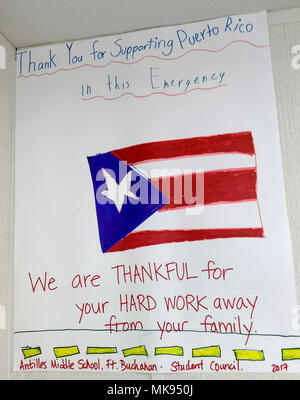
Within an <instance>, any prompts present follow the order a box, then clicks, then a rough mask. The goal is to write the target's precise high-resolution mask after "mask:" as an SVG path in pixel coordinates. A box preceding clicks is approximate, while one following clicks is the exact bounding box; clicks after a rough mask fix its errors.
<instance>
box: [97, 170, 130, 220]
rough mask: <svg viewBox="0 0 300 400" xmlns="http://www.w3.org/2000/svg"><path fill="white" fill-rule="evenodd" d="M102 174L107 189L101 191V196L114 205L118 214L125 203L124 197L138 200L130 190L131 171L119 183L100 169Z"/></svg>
mask: <svg viewBox="0 0 300 400" xmlns="http://www.w3.org/2000/svg"><path fill="white" fill-rule="evenodd" d="M102 172H103V176H104V179H105V183H106V186H107V189H106V190H103V192H101V194H102V195H103V196H106V197H108V198H109V199H110V200H112V201H113V202H114V203H115V206H116V208H117V210H118V212H119V213H120V212H121V210H122V207H123V204H124V202H125V196H127V197H131V198H132V199H136V200H138V197H137V196H136V195H135V194H134V193H133V192H131V190H130V187H131V172H132V171H129V172H128V174H127V175H125V176H124V178H123V179H122V181H121V182H120V183H117V182H116V180H115V179H114V178H113V177H112V176H111V175H110V174H109V173H108V172H107V171H106V170H105V169H104V168H102Z"/></svg>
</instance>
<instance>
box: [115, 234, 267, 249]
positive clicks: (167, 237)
mask: <svg viewBox="0 0 300 400" xmlns="http://www.w3.org/2000/svg"><path fill="white" fill-rule="evenodd" d="M246 237H248V238H249V237H254V238H255V237H256V238H262V237H264V232H263V228H227V229H192V230H155V231H137V232H132V233H130V234H129V235H128V236H126V237H125V238H124V239H122V240H121V241H120V242H118V243H116V244H115V245H114V246H112V247H111V248H110V249H109V250H108V252H109V253H112V252H116V251H124V250H131V249H136V248H138V247H144V246H152V245H157V244H165V243H175V242H193V241H197V240H208V239H229V238H246Z"/></svg>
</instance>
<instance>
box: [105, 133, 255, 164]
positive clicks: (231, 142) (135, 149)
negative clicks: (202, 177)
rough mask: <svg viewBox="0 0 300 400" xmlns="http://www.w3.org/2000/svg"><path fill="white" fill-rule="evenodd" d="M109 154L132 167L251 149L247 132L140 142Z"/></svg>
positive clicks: (253, 153)
mask: <svg viewBox="0 0 300 400" xmlns="http://www.w3.org/2000/svg"><path fill="white" fill-rule="evenodd" d="M111 153H112V154H113V155H114V156H115V157H117V158H119V159H120V160H122V161H125V162H127V163H128V164H133V165H136V164H142V163H147V162H151V161H158V160H168V159H171V158H181V157H193V156H200V155H201V156H202V155H206V154H230V153H242V154H247V155H249V156H253V155H255V149H254V143H253V138H252V134H251V132H249V131H248V132H236V133H225V134H221V135H212V136H200V137H195V138H188V139H175V140H162V141H158V142H149V143H141V144H137V145H134V146H130V147H124V148H122V149H118V150H113V151H112V152H111Z"/></svg>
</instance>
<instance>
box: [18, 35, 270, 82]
mask: <svg viewBox="0 0 300 400" xmlns="http://www.w3.org/2000/svg"><path fill="white" fill-rule="evenodd" d="M234 43H244V44H248V45H249V46H252V47H256V48H258V49H263V48H266V47H270V46H269V45H268V44H265V45H258V44H255V43H252V42H249V41H248V40H233V41H232V42H229V43H227V45H226V46H224V47H222V48H221V49H218V50H211V49H192V50H188V51H186V52H185V53H183V54H181V55H180V56H177V57H173V58H163V57H158V56H151V55H149V56H144V57H141V58H140V59H138V60H136V61H132V62H130V61H128V62H125V61H114V60H112V61H110V62H108V63H107V64H104V65H93V64H82V65H78V66H77V67H72V68H59V69H57V70H56V71H53V72H42V73H41V74H30V75H23V74H20V75H19V76H18V78H31V77H33V76H34V77H36V78H38V77H40V76H51V75H54V74H56V73H57V72H60V71H65V72H67V71H74V70H76V69H80V68H83V67H91V68H106V67H108V66H109V65H111V64H123V65H133V64H137V63H139V62H140V61H142V60H144V59H146V58H155V59H157V60H163V61H176V60H178V59H180V58H182V57H184V56H186V55H187V54H190V53H195V52H199V51H202V52H207V53H219V52H221V51H223V50H225V49H226V48H227V47H229V46H230V45H232V44H234Z"/></svg>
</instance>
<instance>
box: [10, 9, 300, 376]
mask: <svg viewBox="0 0 300 400" xmlns="http://www.w3.org/2000/svg"><path fill="white" fill-rule="evenodd" d="M116 150H117V151H116ZM112 151H116V152H115V153H113V154H114V155H117V156H120V157H121V158H122V159H125V161H127V162H128V163H129V165H133V168H137V169H138V170H139V171H141V172H142V173H143V174H144V175H146V176H148V177H149V178H151V182H152V183H155V182H156V183H157V182H158V181H159V179H160V181H161V180H164V178H166V176H175V175H176V176H178V175H180V174H182V175H184V174H185V172H186V171H189V173H190V174H193V173H194V172H195V171H201V176H202V178H203V179H202V180H201V182H202V189H203V190H202V192H201V193H202V195H203V196H202V197H201V196H200V197H201V204H200V203H199V204H198V203H197V204H196V205H197V206H198V207H191V206H190V204H189V202H188V201H186V202H185V203H183V204H177V203H176V201H174V199H173V200H172V201H171V204H170V205H169V208H168V207H167V208H165V209H164V210H161V211H157V212H156V213H154V214H153V215H152V216H150V217H149V218H148V219H146V220H145V221H144V222H142V224H140V225H139V226H137V227H136V228H135V229H134V230H133V232H131V233H129V235H127V236H126V237H125V238H124V239H123V240H120V241H119V242H117V243H116V244H115V245H114V246H112V247H111V248H110V250H109V251H108V252H106V251H105V252H103V247H102V248H101V246H100V240H101V239H102V240H103V235H102V237H101V232H100V238H99V233H98V228H99V227H100V225H101V215H100V219H99V221H97V215H98V217H99V210H98V209H97V213H98V214H96V210H95V204H96V206H97V196H96V189H95V191H94V190H93V189H94V188H95V187H94V188H93V183H92V179H91V171H90V169H89V163H88V160H87V157H90V156H94V155H96V154H99V153H101V154H103V153H108V152H112ZM110 154H111V153H110ZM155 174H156V175H155ZM159 177H160V178H159ZM94 178H95V177H94ZM172 182H173V181H172ZM106 183H107V182H106ZM117 183H118V182H117ZM119 183H120V182H119ZM94 184H97V181H96V180H95V179H94ZM175 186H176V185H175V183H174V182H173V186H172V187H173V189H172V190H173V192H172V193H173V194H170V193H169V196H168V197H169V198H170V196H171V197H172V196H173V195H174V193H175V192H176V190H175V188H176V187H175ZM15 187H16V191H15V237H14V248H15V256H14V264H15V268H14V282H15V286H14V290H15V292H14V296H15V310H14V314H15V324H14V369H15V370H17V371H19V370H21V371H26V370H31V371H32V370H40V371H42V370H45V371H51V370H58V369H64V370H68V371H93V372H95V371H98V372H101V371H109V372H111V371H117V372H121V371H136V372H152V373H153V372H161V373H165V372H171V373H177V372H183V371H184V372H186V371H191V372H219V371H222V372H223V371H224V370H225V371H244V372H258V371H265V372H268V371H272V370H274V369H279V370H281V369H282V370H283V371H285V370H288V371H298V370H299V363H300V361H299V359H300V340H299V337H298V335H299V332H298V331H297V330H296V329H295V326H294V325H293V317H294V320H295V315H294V314H293V309H295V305H296V297H295V283H294V271H293V265H292V256H291V248H290V238H289V228H288V221H287V215H286V206H285V196H284V185H283V178H282V166H281V157H280V145H279V135H278V125H277V116H276V105H275V96H274V88H273V81H272V70H271V61H270V49H269V38H268V30H267V22H266V14H265V13H258V14H252V15H244V16H232V17H225V18H220V19H216V20H211V21H206V22H199V23H193V24H189V25H183V26H173V27H168V28H157V29H151V30H145V31H141V32H134V33H128V34H124V35H116V36H111V37H105V38H95V39H90V40H83V41H74V42H71V41H70V42H67V43H61V44H55V45H48V46H43V47H35V48H31V49H20V50H18V54H17V98H16V186H15ZM107 189H108V187H107ZM127 189H128V190H129V189H130V187H129V188H127ZM102 192H103V191H102ZM163 192H164V191H163ZM128 193H129V192H128V191H127V195H126V196H124V198H125V197H126V198H129V196H128ZM136 193H137V192H136ZM192 194H194V192H193V193H192ZM173 197H176V196H175V195H174V196H173ZM95 201H96V203H95ZM202 203H204V204H202ZM122 205H123V203H122V204H121V206H122ZM192 205H195V204H192ZM164 207H166V206H164ZM124 209H125V208H123V210H124ZM118 212H119V213H120V215H121V212H122V209H121V210H118ZM100 214H101V213H100ZM98 222H99V225H98ZM119 226H120V224H119V222H118V220H117V219H116V220H112V227H113V228H114V229H119ZM104 228H105V229H106V226H105V227H104ZM110 228H111V227H110ZM99 239H100V240H99ZM294 322H295V321H294ZM297 360H298V361H297ZM253 361H256V362H253Z"/></svg>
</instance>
